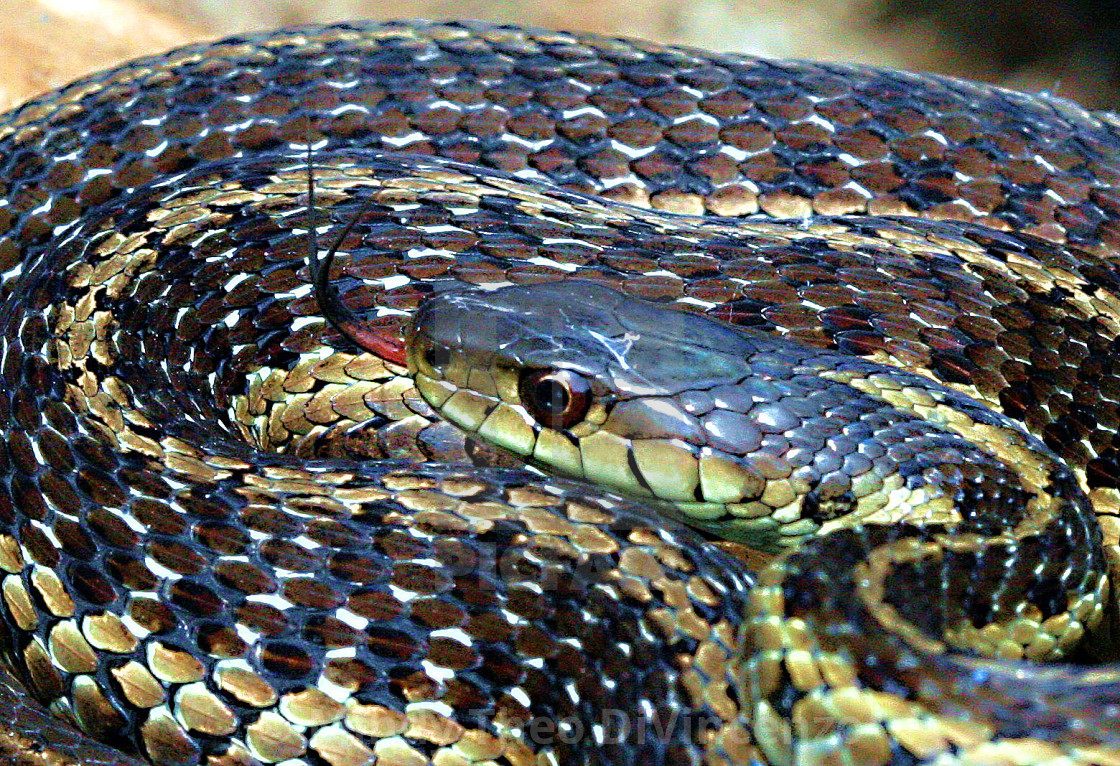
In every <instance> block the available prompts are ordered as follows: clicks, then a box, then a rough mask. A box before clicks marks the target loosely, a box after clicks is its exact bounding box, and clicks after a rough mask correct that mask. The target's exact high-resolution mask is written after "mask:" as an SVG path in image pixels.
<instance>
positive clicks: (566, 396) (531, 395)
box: [518, 370, 591, 429]
mask: <svg viewBox="0 0 1120 766" xmlns="http://www.w3.org/2000/svg"><path fill="white" fill-rule="evenodd" d="M518 393H519V395H520V396H521V403H522V404H523V405H524V406H525V409H526V410H528V412H529V414H530V415H532V416H533V417H534V418H535V419H536V421H537V422H538V423H540V424H541V425H542V426H545V427H547V428H555V429H560V428H570V427H571V426H574V425H575V424H576V423H578V422H579V421H581V420H583V416H584V415H586V414H587V409H588V408H589V407H590V406H591V386H590V384H588V382H587V380H586V379H585V378H584V377H583V376H582V375H578V374H577V373H574V372H572V371H571V370H529V371H528V372H526V373H524V374H523V375H522V376H521V382H520V385H519V386H518Z"/></svg>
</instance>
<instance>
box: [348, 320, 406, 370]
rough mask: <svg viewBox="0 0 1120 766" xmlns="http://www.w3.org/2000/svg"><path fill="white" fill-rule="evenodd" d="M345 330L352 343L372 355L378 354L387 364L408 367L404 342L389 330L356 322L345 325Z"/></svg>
mask: <svg viewBox="0 0 1120 766" xmlns="http://www.w3.org/2000/svg"><path fill="white" fill-rule="evenodd" d="M343 329H344V330H345V331H346V335H347V336H349V338H350V339H351V340H352V341H354V342H355V343H357V344H358V345H359V346H361V347H362V348H364V349H365V350H366V351H369V352H370V353H371V354H376V355H377V356H379V357H381V358H382V359H384V360H385V361H386V362H392V363H393V364H399V365H400V366H401V367H407V366H408V357H407V356H406V354H405V348H404V341H402V340H401V339H400V338H399V337H398V336H397V335H395V334H393V333H392V332H390V331H389V330H385V329H375V328H371V327H366V326H365V325H362V324H358V323H356V322H346V323H344V324H343Z"/></svg>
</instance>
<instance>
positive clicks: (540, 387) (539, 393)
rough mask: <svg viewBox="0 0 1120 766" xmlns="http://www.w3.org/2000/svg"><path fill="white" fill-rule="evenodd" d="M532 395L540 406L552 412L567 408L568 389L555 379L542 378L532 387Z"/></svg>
mask: <svg viewBox="0 0 1120 766" xmlns="http://www.w3.org/2000/svg"><path fill="white" fill-rule="evenodd" d="M533 396H535V397H536V399H537V402H538V403H539V404H540V406H541V407H542V408H545V409H548V410H551V411H552V412H556V413H560V412H563V411H564V410H566V409H568V401H569V396H568V390H567V389H566V388H565V387H564V386H563V385H561V384H560V383H559V382H557V381H555V380H542V381H541V382H540V383H538V384H537V385H536V386H535V387H534V388H533Z"/></svg>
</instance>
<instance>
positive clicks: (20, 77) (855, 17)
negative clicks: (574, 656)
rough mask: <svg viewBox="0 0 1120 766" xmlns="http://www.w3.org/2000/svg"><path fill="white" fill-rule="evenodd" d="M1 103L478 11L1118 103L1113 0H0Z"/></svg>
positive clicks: (484, 15)
mask: <svg viewBox="0 0 1120 766" xmlns="http://www.w3.org/2000/svg"><path fill="white" fill-rule="evenodd" d="M0 11H3V13H0V34H2V35H3V43H4V45H3V47H2V49H0V107H8V106H11V105H14V104H15V103H18V102H19V101H22V100H23V99H25V98H27V97H28V96H31V95H34V94H35V93H38V92H40V91H43V90H47V89H50V88H53V87H56V86H57V85H61V84H62V83H65V82H67V81H69V80H71V79H73V78H75V77H77V76H79V75H81V74H85V73H87V72H91V71H94V70H96V69H101V68H104V67H107V66H110V65H112V64H114V63H116V62H118V61H121V60H123V59H126V58H131V57H134V56H138V55H141V54H145V53H154V52H158V51H161V50H165V49H167V48H170V47H173V46H176V45H179V44H182V43H186V42H191V41H195V40H204V39H208V38H213V37H218V36H221V35H226V34H232V33H237V32H246V31H250V30H259V29H267V28H270V27H277V26H283V25H286V24H296V23H301V22H308V21H332V20H338V19H348V18H349V19H353V18H416V17H424V18H445V19H446V18H476V19H488V20H493V21H502V22H514V23H520V24H534V25H540V26H546V27H554V28H559V29H575V30H585V31H592V32H600V33H603V34H612V35H627V36H631V37H643V38H648V39H653V40H657V41H659V42H672V43H679V44H683V45H695V46H700V47H705V48H713V49H720V50H735V51H743V52H749V53H759V54H763V55H767V56H779V57H799V58H813V59H822V60H833V61H859V62H865V63H872V64H887V65H891V66H898V67H902V68H906V69H913V70H921V71H932V72H943V73H947V74H952V75H956V76H959V77H966V78H970V79H977V80H986V81H989V82H994V83H999V84H1001V85H1006V86H1008V87H1013V88H1017V89H1020V90H1028V91H1049V92H1050V93H1054V94H1057V95H1059V96H1063V97H1065V98H1068V99H1071V100H1074V101H1077V102H1079V103H1082V104H1084V105H1086V106H1089V107H1092V108H1103V109H1112V110H1120V3H1118V2H1116V0H1096V1H1094V0H551V1H548V0H530V1H526V2H518V1H517V0H455V1H454V2H452V1H449V0H431V1H427V2H425V1H424V0H413V1H412V2H406V1H404V0H316V1H315V2H309V1H308V0H268V1H267V2H266V0H0Z"/></svg>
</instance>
